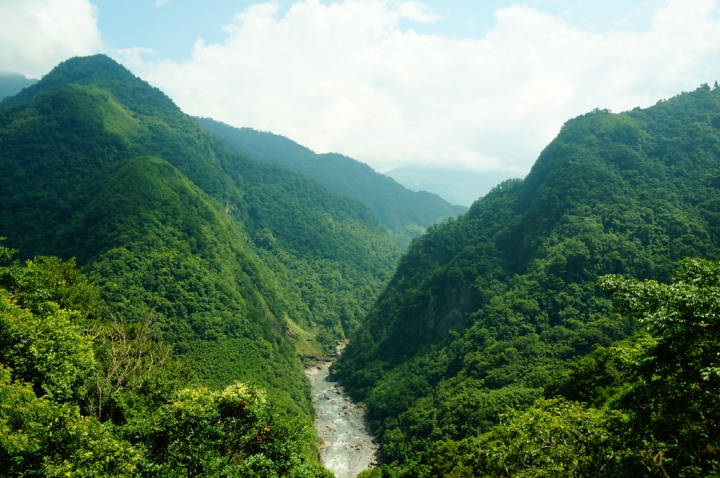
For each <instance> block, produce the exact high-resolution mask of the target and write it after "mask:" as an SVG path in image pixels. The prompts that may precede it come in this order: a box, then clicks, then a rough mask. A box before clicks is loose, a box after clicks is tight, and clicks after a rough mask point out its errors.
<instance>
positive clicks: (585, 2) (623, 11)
mask: <svg viewBox="0 0 720 478" xmlns="http://www.w3.org/2000/svg"><path fill="white" fill-rule="evenodd" d="M93 3H94V4H95V5H96V6H97V7H98V10H99V17H98V26H99V28H100V31H101V32H102V34H103V38H104V40H105V42H106V43H107V44H108V45H109V46H110V47H112V48H115V49H126V48H133V47H145V48H150V49H152V50H154V51H155V52H156V55H157V57H158V58H162V59H169V60H176V61H181V60H185V59H187V58H188V57H189V55H190V51H191V50H192V46H193V45H194V43H195V41H196V39H197V38H202V39H204V40H206V41H208V42H213V43H215V42H221V41H222V40H223V39H224V38H225V36H226V34H225V33H224V32H223V31H222V29H221V26H222V25H226V24H228V23H231V22H232V19H233V17H234V15H236V14H238V13H241V12H242V11H243V10H244V9H245V8H247V7H248V6H250V5H252V4H255V3H260V2H258V1H252V0H203V1H199V0H169V1H166V2H164V3H158V2H156V1H155V0H122V1H118V0H94V1H93ZM277 3H278V4H279V5H280V14H281V15H282V14H284V13H285V12H286V11H287V9H288V8H289V7H290V5H291V4H292V3H293V2H292V1H290V0H281V1H278V2H277ZM324 3H331V2H324ZM335 3H337V2H335ZM422 3H424V4H426V5H428V6H429V7H431V8H432V10H433V11H434V12H435V13H437V14H438V15H441V16H442V17H443V18H442V19H441V20H438V21H437V22H433V23H430V24H418V23H416V22H411V21H404V22H401V28H403V29H411V28H412V29H414V30H415V31H417V32H419V33H425V34H435V35H442V36H444V37H450V38H482V37H483V36H484V35H485V33H486V32H487V31H488V30H490V29H491V28H493V27H494V26H495V23H496V20H495V17H494V16H493V14H494V12H495V10H496V9H498V8H502V7H508V6H510V5H513V4H525V5H529V6H531V7H533V8H535V9H537V10H539V11H543V12H547V13H550V14H552V15H554V16H557V17H559V18H562V19H563V20H565V21H566V22H567V23H568V24H570V25H574V26H577V27H579V28H583V29H586V30H589V31H594V32H598V33H602V32H606V31H609V30H632V31H645V30H647V29H648V28H649V26H650V21H651V19H652V14H653V13H654V12H655V10H657V8H658V7H659V6H661V5H662V4H664V3H665V2H663V1H662V0H635V1H628V0H603V1H598V0H527V1H517V0H515V1H512V0H503V1H487V0H465V1H447V0H446V1H439V0H433V1H424V2H422Z"/></svg>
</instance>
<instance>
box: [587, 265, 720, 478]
mask: <svg viewBox="0 0 720 478" xmlns="http://www.w3.org/2000/svg"><path fill="white" fill-rule="evenodd" d="M680 266H681V267H680V270H679V271H678V272H677V274H676V275H675V280H674V282H673V283H672V284H670V285H666V284H661V283H658V282H655V281H650V280H648V281H644V282H640V281H637V280H634V279H626V278H623V277H620V276H604V277H602V278H600V280H599V282H598V284H599V286H600V288H601V289H602V290H604V291H606V292H610V293H612V294H613V296H614V297H615V299H616V300H617V301H618V303H619V305H620V310H621V312H622V313H623V314H625V315H626V316H628V317H633V318H635V319H636V320H638V321H640V323H642V324H643V325H644V326H646V327H647V328H648V329H649V330H650V332H652V333H653V334H654V335H655V336H656V340H657V341H656V343H655V344H654V345H653V346H651V347H648V348H647V349H646V350H645V353H644V354H641V355H639V356H637V357H636V358H635V359H634V361H633V363H632V364H631V368H632V372H633V375H634V378H635V382H634V383H633V385H632V386H631V387H629V388H628V390H627V391H626V392H625V393H624V394H623V395H622V396H621V397H620V398H619V400H618V402H617V404H616V405H615V406H616V407H617V408H618V409H620V410H622V411H623V412H624V413H625V414H626V415H627V418H626V419H625V420H624V421H623V423H620V424H618V425H619V426H618V432H622V433H623V434H624V439H625V440H626V442H627V444H628V446H630V447H632V448H633V449H634V450H635V453H636V456H637V457H638V458H640V459H641V460H642V461H643V462H644V463H645V465H646V466H647V467H648V469H658V468H659V469H660V470H662V472H663V473H664V474H665V476H694V475H702V476H705V475H707V474H710V473H717V472H718V471H720V263H718V262H713V261H708V260H702V259H685V260H683V261H681V263H680Z"/></svg>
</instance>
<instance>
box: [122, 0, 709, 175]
mask: <svg viewBox="0 0 720 478" xmlns="http://www.w3.org/2000/svg"><path fill="white" fill-rule="evenodd" d="M717 10H718V8H717V5H716V2H715V1H714V0H669V1H668V2H667V3H666V4H665V6H664V7H663V8H661V9H659V10H658V11H657V12H656V13H655V15H654V17H653V21H652V25H651V27H650V28H649V29H648V30H647V31H645V32H640V33H638V32H608V33H605V34H597V33H591V32H589V31H584V30H582V29H578V28H576V27H572V26H570V25H568V24H567V23H566V22H564V21H563V20H562V19H561V18H557V17H553V16H551V15H549V14H546V13H542V12H539V11H537V10H535V9H533V8H531V7H528V6H522V5H513V6H511V7H508V8H501V9H498V10H497V11H496V12H495V16H496V20H497V24H496V26H495V27H494V28H493V29H492V30H491V31H489V32H488V33H487V34H486V35H485V37H483V38H480V39H451V38H444V37H442V36H439V35H422V34H418V33H416V32H415V31H413V30H412V29H408V30H402V29H401V28H400V26H399V23H400V21H401V20H404V19H412V20H415V21H433V20H436V18H435V17H434V16H433V15H435V14H434V13H433V12H432V11H431V10H429V9H427V8H426V7H425V6H424V5H423V4H422V3H419V2H398V1H392V0H345V1H342V2H333V3H322V2H320V1H319V0H302V1H298V2H296V3H294V4H293V5H292V6H291V7H290V8H289V10H288V11H287V12H285V13H284V14H280V10H279V7H278V4H277V3H275V2H271V3H262V4H257V5H254V6H252V7H250V8H248V9H246V10H245V11H244V12H242V13H241V14H239V15H237V17H236V18H235V19H234V21H233V22H232V24H230V25H227V26H225V27H224V30H225V32H226V33H227V38H226V39H225V40H224V41H223V42H221V43H216V44H209V43H206V42H204V41H202V40H199V41H198V42H197V43H196V45H195V47H194V49H193V51H192V54H191V58H190V59H189V60H188V61H184V62H170V61H157V60H150V61H147V60H143V59H142V58H141V57H138V56H135V57H133V58H132V59H129V60H127V61H126V64H128V66H130V67H131V68H133V69H134V70H135V71H136V72H137V73H138V74H140V75H141V76H143V77H144V78H147V79H148V80H150V81H151V82H152V83H154V84H155V85H157V86H159V87H161V88H162V89H163V90H165V91H166V92H168V94H169V95H170V96H171V97H172V98H173V99H175V100H176V102H177V103H178V104H179V105H180V106H181V107H182V108H183V109H185V110H186V111H187V112H189V113H191V114H195V115H202V116H210V117H213V118H216V119H218V120H221V121H224V122H227V123H229V124H232V125H236V126H250V127H253V128H257V129H261V130H269V131H273V132H275V133H279V134H283V135H286V136H288V137H290V138H292V139H294V140H296V141H298V142H300V143H302V144H304V145H306V146H308V147H310V148H312V149H314V150H316V151H319V152H325V151H337V152H342V153H344V154H347V155H349V156H352V157H355V158H357V159H360V160H363V161H365V162H367V163H369V164H371V165H372V166H374V167H375V168H377V169H380V170H388V169H390V168H391V167H395V166H400V165H404V164H409V163H415V164H425V165H433V166H445V167H456V168H472V169H476V170H500V169H514V170H517V171H519V172H524V171H527V170H528V169H529V167H530V166H531V165H532V163H533V161H534V159H535V158H536V157H537V155H538V154H539V152H540V150H541V149H542V147H544V146H545V145H546V144H547V143H548V142H549V141H550V140H552V138H553V137H554V136H555V135H556V134H557V132H558V131H559V129H560V127H561V125H562V123H563V122H564V121H565V120H567V119H568V118H570V117H573V116H576V115H578V114H582V113H584V112H587V111H589V110H591V109H593V108H595V107H600V108H610V109H612V110H613V111H620V110H625V109H630V108H633V107H635V106H649V105H650V104H652V103H654V102H656V101H657V100H658V99H660V98H664V97H668V96H672V95H674V94H677V93H679V92H680V91H681V90H689V89H693V88H695V87H696V86H698V85H699V84H700V83H704V82H709V81H713V80H714V79H715V77H714V76H717V77H718V79H720V74H719V69H720V62H719V61H718V60H719V59H720V23H719V22H718V20H717V18H716V14H717ZM713 75H714V76H713Z"/></svg>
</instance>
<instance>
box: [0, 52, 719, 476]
mask: <svg viewBox="0 0 720 478" xmlns="http://www.w3.org/2000/svg"><path fill="white" fill-rule="evenodd" d="M0 191H1V192H2V201H0V237H2V240H1V241H0V469H2V470H5V472H6V474H7V475H9V476H78V477H80V476H118V477H119V476H123V477H124V476H128V477H129V476H148V477H150V476H158V477H179V476H228V477H235V476H237V477H272V476H293V477H326V476H327V477H329V476H332V474H331V473H330V472H329V471H327V470H326V469H324V468H323V466H322V464H321V463H320V455H319V452H318V449H317V446H316V445H317V444H318V437H317V434H316V432H315V430H314V429H313V426H312V425H313V418H314V414H315V409H314V407H313V404H312V402H311V397H310V392H309V385H308V382H307V380H306V378H305V376H304V374H303V366H304V365H305V364H307V363H308V362H310V361H312V360H315V359H317V358H319V357H324V356H326V355H327V354H329V353H331V352H333V351H334V350H335V346H336V344H337V343H338V342H341V341H343V342H344V341H347V340H349V343H348V345H347V347H346V349H345V352H344V353H343V354H342V355H341V356H340V358H339V359H338V360H337V361H336V362H335V363H334V365H333V366H332V369H331V370H332V373H333V376H334V377H335V379H337V380H339V381H340V382H341V384H342V385H343V387H344V389H345V390H346V391H347V392H348V393H350V394H351V395H352V396H353V397H354V398H355V399H356V400H357V401H359V402H361V404H362V406H363V407H364V409H365V410H366V414H367V418H368V420H369V421H370V423H371V425H372V429H373V432H374V433H375V435H376V436H377V439H378V441H379V443H380V446H381V448H380V451H381V456H380V464H379V466H377V467H375V468H373V469H370V470H367V471H365V472H363V474H362V476H364V477H386V478H387V477H393V478H399V477H436V476H448V477H458V478H459V477H474V476H492V477H510V476H513V477H531V476H532V477H534V476H561V477H627V476H660V477H667V476H672V477H675V476H714V475H717V474H718V473H720V432H719V431H718V430H720V427H719V425H720V423H719V422H718V420H719V419H720V415H719V414H720V402H719V401H718V392H719V391H720V363H718V357H719V356H720V345H718V344H720V337H719V336H718V334H720V319H719V317H720V286H719V285H718V284H720V282H718V280H719V279H720V262H717V261H720V89H718V88H715V89H713V88H710V87H708V86H707V85H703V86H701V87H700V88H698V89H697V90H695V91H692V92H690V93H682V94H680V95H678V96H676V97H674V98H671V99H669V100H666V101H665V100H663V101H660V102H658V103H657V104H656V105H654V106H652V107H650V108H647V109H640V108H636V109H634V110H632V111H628V112H624V113H618V114H616V113H611V112H610V111H607V110H600V109H596V110H594V111H592V112H589V113H587V114H585V115H582V116H579V117H577V118H574V119H571V120H569V121H568V122H567V123H565V125H564V126H563V128H562V130H561V131H560V133H559V134H558V136H557V138H556V139H555V140H554V141H552V142H551V143H550V144H549V145H548V146H547V147H546V148H545V149H544V150H543V151H542V152H541V153H540V156H539V158H538V160H537V162H536V163H535V165H534V166H533V168H532V170H531V172H530V173H529V175H528V176H527V177H526V178H524V179H514V180H508V181H505V182H503V183H501V184H499V185H498V186H496V187H495V188H493V189H492V190H491V191H490V193H488V194H487V195H486V196H484V197H482V198H479V199H478V200H477V201H475V203H474V204H473V205H472V207H470V209H469V210H467V211H466V212H464V210H463V209H462V208H458V207H455V206H452V205H450V204H448V203H446V202H444V201H442V200H441V199H440V198H439V197H437V196H432V195H429V194H428V195H423V194H419V193H412V192H411V191H408V190H405V189H404V188H402V186H400V185H398V184H397V183H395V182H394V181H393V180H391V179H389V178H384V177H381V175H378V174H376V173H374V172H373V171H372V170H371V169H370V168H369V167H366V166H364V165H362V164H361V163H359V162H357V161H354V160H352V159H350V158H346V157H344V156H340V155H316V154H315V153H313V152H312V151H310V150H308V149H307V148H303V147H302V146H300V145H298V144H297V143H294V142H292V141H291V140H289V139H287V138H283V137H280V136H276V135H272V134H270V133H261V132H257V131H254V130H248V129H235V128H231V127H229V126H227V125H223V124H221V123H217V122H214V121H212V120H208V119H198V118H193V117H190V116H188V115H186V114H184V113H183V112H182V111H181V110H180V109H179V108H178V107H177V106H176V105H175V104H174V103H173V102H172V101H171V100H170V99H169V98H168V97H167V96H166V95H165V94H164V93H162V92H161V91H159V90H158V89H156V88H153V87H152V86H150V85H149V84H148V83H146V82H144V81H142V80H141V79H139V78H137V77H135V76H134V75H132V74H131V73H130V72H129V71H128V70H127V69H125V68H124V67H122V66H121V65H119V64H118V63H116V62H115V61H113V60H112V59H110V58H108V57H106V56H103V55H96V56H91V57H84V58H73V59H70V60H67V61H65V62H63V63H61V64H60V65H58V66H57V67H56V68H55V69H54V70H53V71H51V72H50V73H49V74H47V75H46V76H44V77H43V78H42V79H41V80H40V81H38V82H37V83H34V84H31V85H29V86H27V87H26V88H25V89H23V90H22V91H21V92H20V93H18V94H17V95H15V96H9V97H7V98H5V99H4V100H2V102H0ZM460 213H462V214H460ZM457 214H460V215H459V216H457Z"/></svg>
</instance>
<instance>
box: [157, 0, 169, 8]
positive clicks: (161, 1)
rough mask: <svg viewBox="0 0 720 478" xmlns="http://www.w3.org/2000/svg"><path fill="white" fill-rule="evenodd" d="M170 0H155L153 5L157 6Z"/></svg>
mask: <svg viewBox="0 0 720 478" xmlns="http://www.w3.org/2000/svg"><path fill="white" fill-rule="evenodd" d="M169 2H170V0H155V6H156V7H159V6H160V5H165V4H166V3H169Z"/></svg>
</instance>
